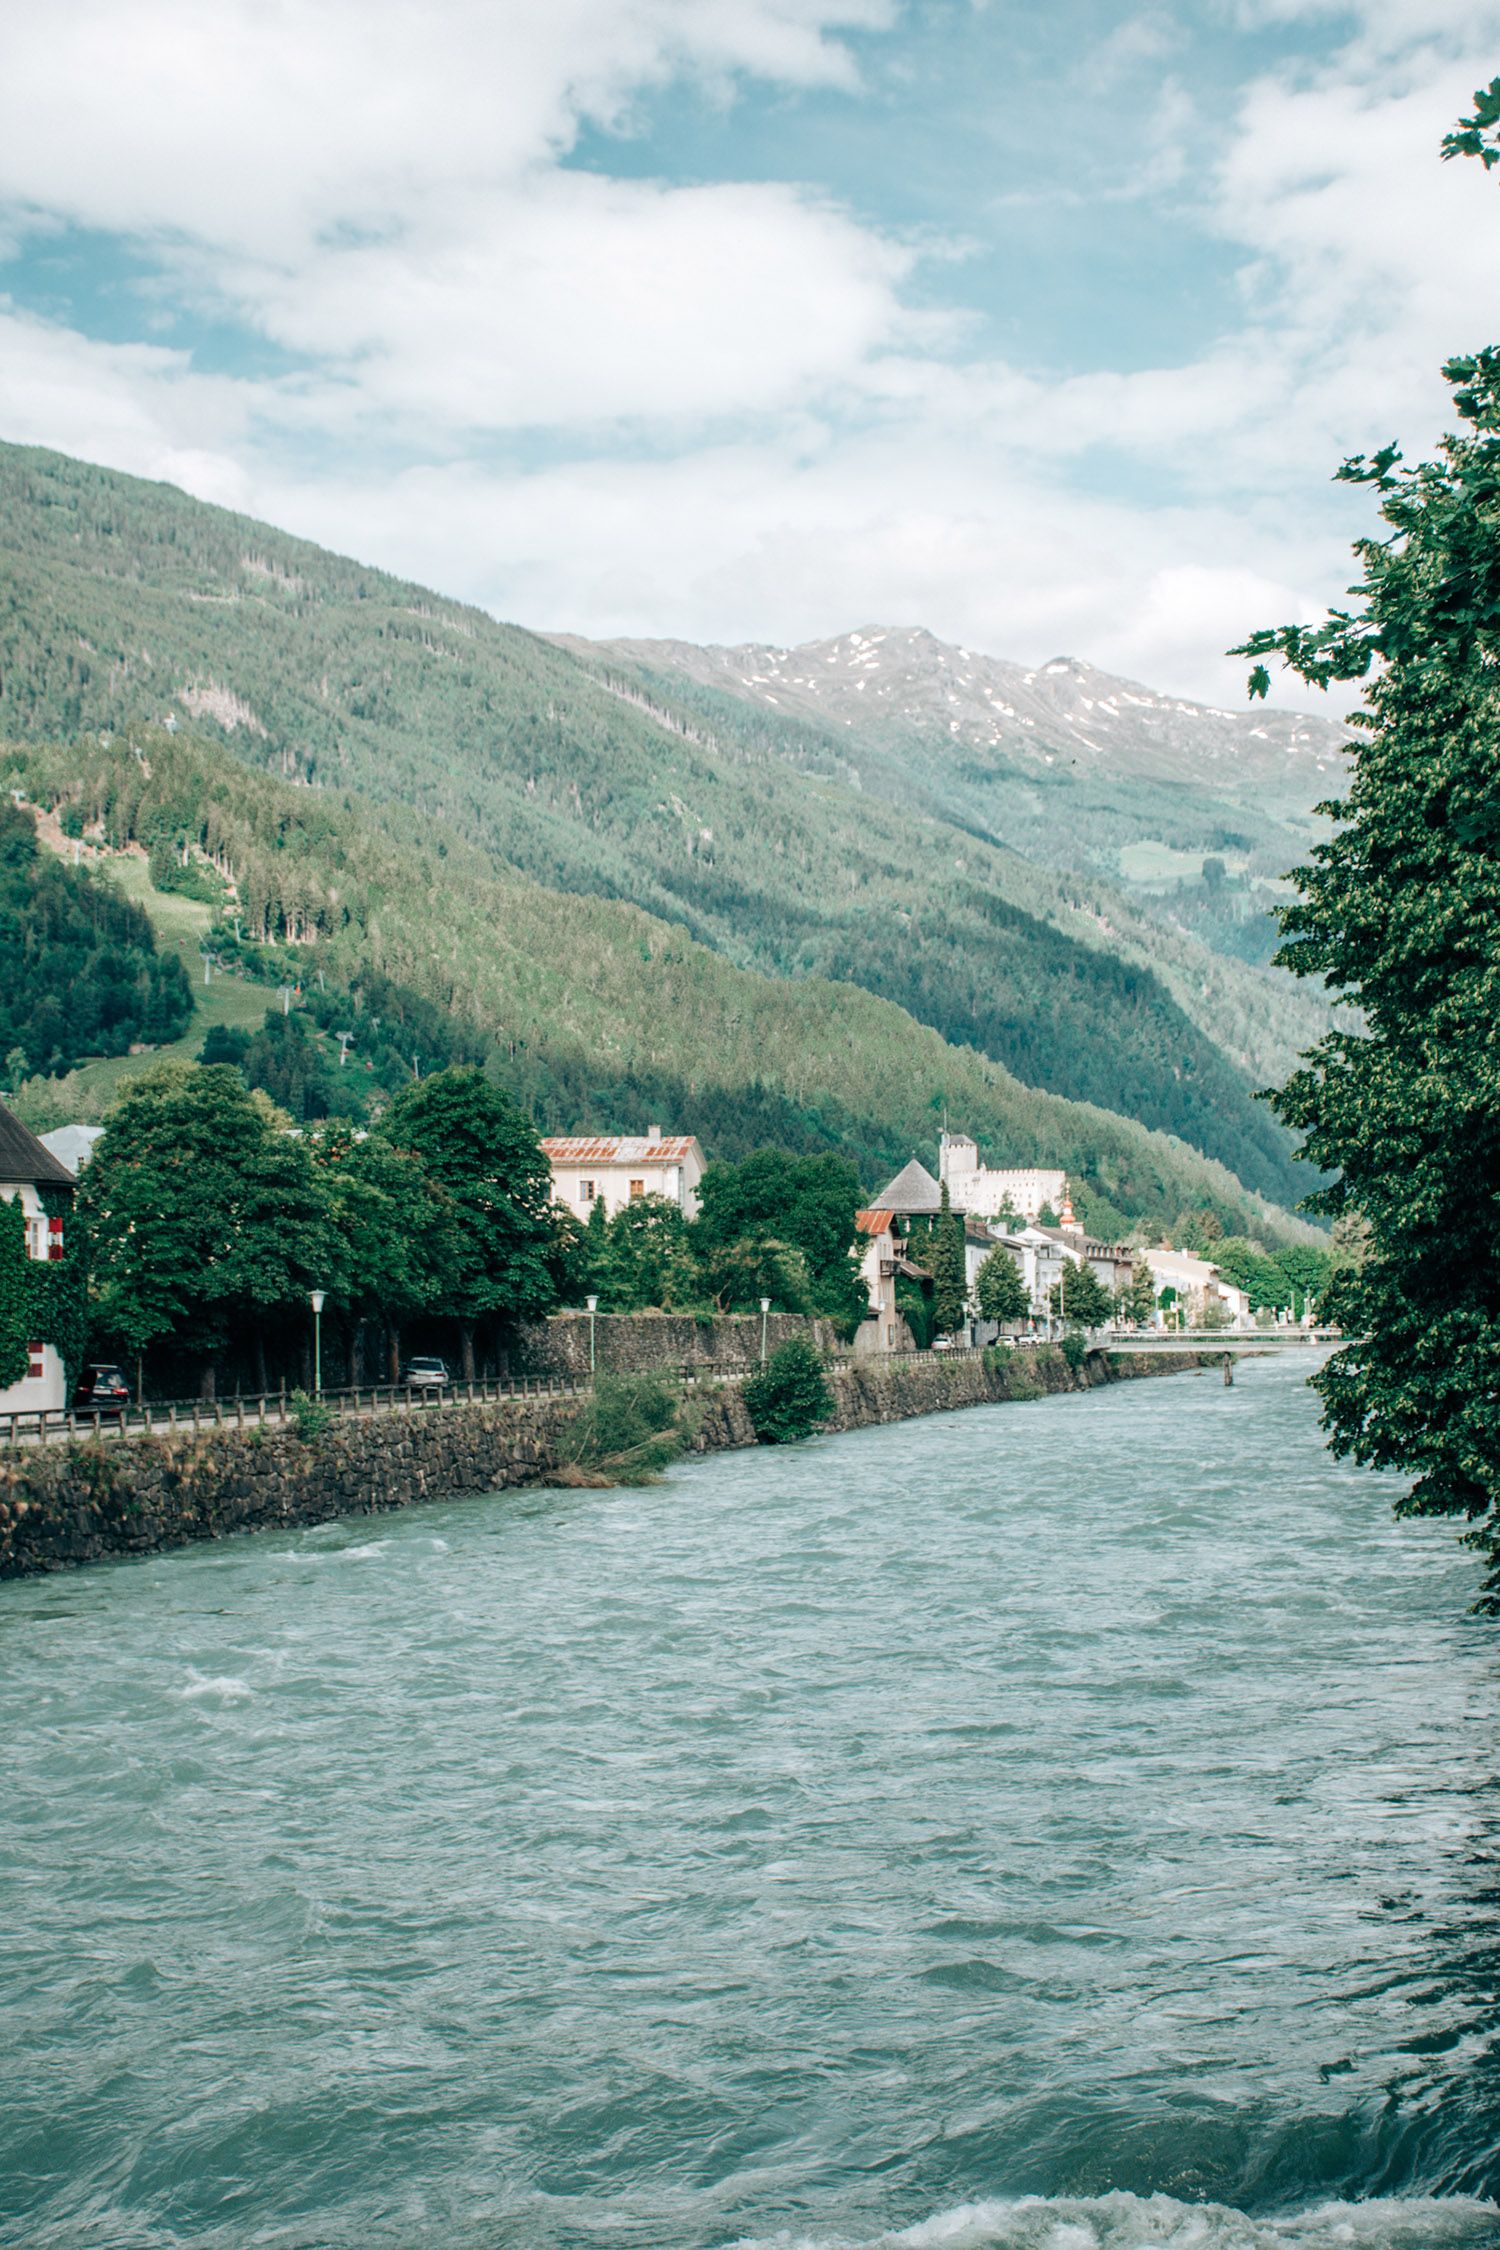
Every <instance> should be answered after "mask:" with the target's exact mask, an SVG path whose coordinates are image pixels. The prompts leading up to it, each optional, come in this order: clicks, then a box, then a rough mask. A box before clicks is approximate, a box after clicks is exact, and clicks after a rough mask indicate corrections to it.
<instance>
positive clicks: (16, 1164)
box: [0, 1103, 78, 1415]
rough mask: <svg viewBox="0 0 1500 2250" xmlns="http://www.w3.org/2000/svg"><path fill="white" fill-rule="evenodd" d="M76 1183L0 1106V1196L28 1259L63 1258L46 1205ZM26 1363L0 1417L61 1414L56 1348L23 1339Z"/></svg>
mask: <svg viewBox="0 0 1500 2250" xmlns="http://www.w3.org/2000/svg"><path fill="white" fill-rule="evenodd" d="M77 1184H78V1183H77V1181H76V1180H75V1179H74V1177H73V1174H72V1173H71V1172H70V1171H69V1170H68V1167H67V1166H66V1164H64V1163H63V1162H62V1161H61V1160H60V1159H59V1158H58V1157H56V1156H54V1155H53V1154H52V1151H51V1150H50V1149H47V1148H44V1147H43V1146H42V1144H41V1142H40V1141H39V1140H38V1139H37V1137H36V1135H35V1134H34V1133H32V1132H28V1130H27V1128H26V1127H25V1126H24V1125H23V1124H22V1123H21V1120H20V1119H19V1117H13V1116H12V1115H11V1113H10V1111H9V1110H8V1109H6V1108H5V1106H4V1104H3V1103H0V1198H3V1199H4V1201H5V1202H7V1203H19V1204H20V1206H21V1213H22V1216H23V1218H24V1220H25V1225H26V1255H27V1257H28V1258H31V1259H35V1260H37V1261H38V1262H48V1263H50V1262H52V1261H55V1260H58V1259H61V1258H62V1256H63V1254H64V1249H65V1243H66V1232H65V1225H64V1214H63V1213H62V1212H61V1211H58V1210H55V1209H54V1210H52V1211H49V1210H48V1209H47V1208H46V1204H47V1202H52V1203H54V1204H56V1203H59V1202H61V1203H65V1204H70V1203H71V1201H72V1196H73V1190H74V1188H75V1187H76V1186H77ZM44 1197H45V1199H46V1200H45V1201H44ZM27 1360H28V1365H27V1370H26V1373H25V1374H24V1375H23V1376H22V1378H21V1380H20V1381H19V1382H17V1383H12V1384H11V1385H10V1387H9V1388H8V1389H7V1390H0V1415H3V1414H37V1413H46V1414H55V1413H58V1412H60V1411H61V1410H62V1409H63V1408H64V1407H66V1405H67V1403H68V1392H67V1371H66V1369H65V1368H64V1366H63V1362H62V1354H61V1353H60V1352H59V1351H58V1349H57V1346H56V1345H55V1344H54V1343H53V1342H52V1341H51V1339H50V1338H48V1337H45V1336H38V1337H37V1338H35V1339H34V1340H31V1339H28V1342H27Z"/></svg>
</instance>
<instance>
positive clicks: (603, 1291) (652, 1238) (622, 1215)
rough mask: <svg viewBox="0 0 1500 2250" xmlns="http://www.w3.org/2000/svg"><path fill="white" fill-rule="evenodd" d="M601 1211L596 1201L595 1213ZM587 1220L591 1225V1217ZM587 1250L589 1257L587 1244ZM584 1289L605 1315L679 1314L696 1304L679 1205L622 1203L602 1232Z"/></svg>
mask: <svg viewBox="0 0 1500 2250" xmlns="http://www.w3.org/2000/svg"><path fill="white" fill-rule="evenodd" d="M601 1207H602V1206H601V1204H600V1203H599V1202H598V1201H597V1200H596V1202H595V1204H594V1210H599V1209H600V1208H601ZM589 1218H590V1222H591V1223H592V1220H593V1211H591V1212H590V1213H589ZM589 1247H590V1252H591V1254H592V1253H593V1250H594V1244H593V1242H592V1240H591V1242H590V1246H589ZM589 1286H590V1288H591V1289H596V1290H597V1291H598V1293H599V1295H600V1297H601V1299H602V1300H603V1303H604V1308H605V1310H606V1312H648V1311H655V1310H660V1311H663V1312H680V1311H682V1310H683V1309H684V1308H686V1307H687V1306H690V1305H694V1304H697V1303H699V1302H701V1300H702V1297H703V1294H704V1287H703V1280H702V1276H701V1275H700V1273H699V1270H698V1267H697V1265H696V1263H695V1262H694V1259H693V1255H692V1252H691V1250H690V1249H689V1247H688V1229H687V1221H686V1220H685V1219H684V1218H683V1215H682V1211H681V1208H680V1207H679V1205H677V1204H676V1203H674V1202H673V1201H672V1200H671V1198H670V1197H669V1196H665V1195H639V1196H636V1197H635V1198H634V1200H633V1201H631V1202H629V1203H622V1204H621V1206H620V1208H619V1210H618V1211H616V1213H615V1215H614V1217H613V1218H612V1219H611V1220H610V1221H609V1224H608V1227H607V1229H606V1230H605V1231H604V1243H603V1255H602V1257H601V1258H600V1260H599V1265H598V1270H597V1275H596V1277H595V1278H594V1279H591V1281H590V1283H589Z"/></svg>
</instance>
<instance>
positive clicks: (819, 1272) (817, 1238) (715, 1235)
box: [692, 1148, 868, 1335]
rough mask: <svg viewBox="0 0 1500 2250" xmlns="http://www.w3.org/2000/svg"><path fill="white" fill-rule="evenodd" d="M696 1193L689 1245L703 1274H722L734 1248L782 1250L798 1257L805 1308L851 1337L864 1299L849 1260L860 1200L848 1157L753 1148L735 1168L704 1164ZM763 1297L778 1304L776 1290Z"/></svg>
mask: <svg viewBox="0 0 1500 2250" xmlns="http://www.w3.org/2000/svg"><path fill="white" fill-rule="evenodd" d="M698 1194H699V1212H698V1217H697V1218H696V1220H695V1221H694V1222H693V1229H692V1234H693V1247H694V1249H695V1251H696V1252H697V1255H698V1257H699V1259H700V1261H701V1262H702V1264H703V1266H704V1270H705V1272H706V1273H708V1274H710V1275H714V1274H718V1273H721V1272H722V1271H723V1270H724V1269H723V1253H724V1252H725V1251H727V1250H728V1249H729V1248H730V1247H731V1246H732V1245H734V1244H737V1243H754V1242H761V1243H772V1242H774V1243H780V1244H783V1245H785V1246H786V1247H787V1248H788V1249H790V1250H794V1251H797V1252H799V1253H800V1254H801V1258H802V1260H803V1263H804V1266H805V1270H806V1275H807V1281H806V1285H805V1286H806V1303H807V1308H808V1309H810V1310H811V1311H814V1312H819V1313H823V1314H826V1315H827V1317H828V1318H829V1319H831V1320H834V1321H837V1322H838V1324H839V1326H840V1328H841V1329H842V1330H843V1331H844V1332H845V1333H846V1334H848V1335H852V1334H853V1333H854V1330H855V1329H856V1328H857V1327H858V1325H859V1323H860V1321H861V1320H863V1319H864V1317H865V1313H866V1310H867V1306H868V1299H867V1296H866V1292H865V1286H864V1283H863V1281H862V1280H861V1279H860V1274H859V1267H858V1263H857V1261H856V1260H855V1259H854V1257H853V1256H852V1255H851V1253H852V1252H853V1250H854V1247H855V1243H856V1240H857V1232H858V1230H857V1229H856V1227H855V1224H854V1219H855V1213H856V1212H857V1211H858V1210H859V1207H860V1203H861V1200H862V1198H861V1195H860V1187H859V1174H858V1173H857V1172H856V1171H855V1169H854V1166H853V1165H852V1164H851V1163H850V1162H849V1161H848V1160H847V1158H844V1157H840V1156H790V1155H788V1154H787V1153H786V1151H785V1150H783V1149H775V1148H766V1149H758V1150H757V1151H756V1153H755V1154H754V1155H753V1156H747V1157H745V1158H743V1159H742V1161H741V1162H740V1163H738V1164H722V1163H721V1164H710V1165H709V1167H708V1169H707V1171H706V1172H705V1173H704V1175H703V1179H702V1181H701V1183H700V1185H699V1190H698ZM715 1288H716V1293H718V1285H717V1284H716V1285H715ZM763 1293H764V1294H769V1295H772V1296H775V1297H776V1299H777V1302H778V1305H781V1304H782V1302H783V1301H782V1298H781V1295H780V1293H779V1291H777V1290H774V1289H772V1290H768V1291H766V1292H763ZM783 1309H786V1310H791V1309H792V1308H791V1307H789V1306H783Z"/></svg>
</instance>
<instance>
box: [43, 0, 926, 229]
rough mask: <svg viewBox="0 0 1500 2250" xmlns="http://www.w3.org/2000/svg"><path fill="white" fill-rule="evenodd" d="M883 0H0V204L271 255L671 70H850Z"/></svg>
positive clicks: (537, 153) (503, 153)
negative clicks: (39, 1) (1, 56)
mask: <svg viewBox="0 0 1500 2250" xmlns="http://www.w3.org/2000/svg"><path fill="white" fill-rule="evenodd" d="M891 16H892V7H891V0H546V5H544V6H543V5H538V4H537V0H439V4H437V5H433V4H432V0H215V4H214V5H213V6H212V7H204V6H202V5H200V4H199V0H130V4H129V5H122V4H121V0H52V4H51V5H50V6H48V7H47V8H45V9H40V8H18V7H13V8H11V9H10V10H9V11H8V14H7V21H6V53H5V68H4V71H3V73H0V202H3V201H4V200H5V199H7V198H10V199H13V200H14V201H15V202H16V203H17V204H19V205H23V206H30V207H33V208H36V209H38V210H42V211H48V212H57V213H61V214H63V215H65V216H66V217H68V218H70V219H73V220H75V221H77V222H79V223H80V224H83V225H86V226H102V227H110V228H115V229H119V230H122V231H125V232H130V233H144V234H161V235H168V236H170V235H181V236H183V237H185V238H189V239H192V240H197V241H202V242H206V243H209V244H211V245H213V246H214V247H215V248H216V249H218V250H229V251H240V252H249V253H251V254H254V255H257V256H263V257H271V258H276V257H282V258H294V257H297V256H300V255H301V254H303V253H304V252H305V251H306V250H307V249H308V247H309V246H310V245H312V244H313V243H314V242H316V241H317V240H318V239H319V237H320V236H322V235H325V234H326V233H327V232H328V231H329V230H333V231H335V232H338V231H340V230H348V229H350V228H376V229H387V228H392V229H394V230H396V231H397V232H398V233H399V232H401V231H403V230H404V229H405V228H406V227H407V226H408V225H410V224H412V223H413V221H414V220H419V219H420V217H421V215H422V214H423V213H424V212H426V211H428V210H430V209H431V208H433V207H434V206H439V207H440V206H441V205H442V204H443V203H444V202H445V201H446V200H447V199H448V198H450V197H452V196H455V195H456V196H458V197H460V198H463V197H466V196H473V195H475V194H482V193H484V192H487V191H490V190H494V189H496V188H500V187H503V186H505V185H506V184H507V183H510V182H514V181H515V180H517V179H518V178H520V177H521V176H522V175H524V173H525V172H526V171H527V170H528V168H529V167H532V166H534V165H537V164H540V163H544V162H546V161H548V160H550V159H552V158H555V157H556V156H557V155H558V154H559V153H560V152H562V151H564V150H566V149H568V148H569V147H571V145H572V144H573V142H574V140H575V138H576V136H577V132H578V130H579V127H580V125H581V124H582V123H583V122H585V121H588V120H592V121H596V122H605V123H610V122H618V121H619V120H621V119H622V118H623V117H625V116H626V115H627V114H628V110H629V105H630V102H631V100H632V99H633V98H634V97H636V96H638V95H639V93H640V92H641V91H642V90H643V89H645V88H648V87H651V86H653V85H658V84H661V83H662V82H664V81H665V80H666V79H668V78H670V77H672V76H675V75H678V74H680V73H692V74H697V75H698V76H700V77H708V78H710V79H712V78H714V77H720V76H726V75H728V76H732V75H734V74H736V73H745V72H749V73H756V74H759V75H762V76H766V77H770V78H773V79H775V80H777V81H779V82H782V83H787V84H793V85H803V86H806V85H816V84H819V83H824V84H828V83H833V84H845V85H848V84H851V83H852V82H853V79H854V70H853V65H852V63H851V61H850V58H849V54H848V51H847V49H846V48H845V47H844V46H843V45H842V44H841V42H840V40H839V39H838V36H837V34H838V32H839V31H840V30H841V29H851V28H855V27H859V26H866V27H874V26H879V25H881V24H884V23H888V22H889V21H890V20H891Z"/></svg>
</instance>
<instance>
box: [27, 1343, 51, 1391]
mask: <svg viewBox="0 0 1500 2250" xmlns="http://www.w3.org/2000/svg"><path fill="white" fill-rule="evenodd" d="M42 1351H43V1346H42V1345H41V1344H28V1345H27V1346H26V1363H27V1364H26V1373H27V1375H28V1377H29V1378H30V1380H31V1381H32V1382H33V1383H35V1382H39V1381H40V1379H41V1377H42V1376H43V1375H44V1374H45V1373H46V1371H47V1369H46V1362H45V1361H44V1360H43V1358H42Z"/></svg>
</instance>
